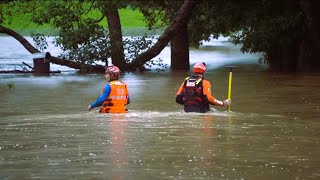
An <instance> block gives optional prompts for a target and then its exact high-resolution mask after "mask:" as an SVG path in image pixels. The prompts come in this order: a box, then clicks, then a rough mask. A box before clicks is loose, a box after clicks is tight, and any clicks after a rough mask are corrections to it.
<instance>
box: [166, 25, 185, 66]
mask: <svg viewBox="0 0 320 180" xmlns="http://www.w3.org/2000/svg"><path fill="white" fill-rule="evenodd" d="M170 68H171V70H189V69H190V61H189V40H188V25H187V23H185V24H184V25H183V26H182V27H181V29H180V31H179V32H178V33H177V34H176V35H175V36H174V37H173V38H172V40H171V67H170Z"/></svg>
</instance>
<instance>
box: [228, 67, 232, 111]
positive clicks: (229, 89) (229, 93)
mask: <svg viewBox="0 0 320 180" xmlns="http://www.w3.org/2000/svg"><path fill="white" fill-rule="evenodd" d="M231 83H232V70H231V71H230V72H229V88H228V99H231ZM230 109H231V105H230V106H228V112H230Z"/></svg>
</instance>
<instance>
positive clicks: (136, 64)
mask: <svg viewBox="0 0 320 180" xmlns="http://www.w3.org/2000/svg"><path fill="white" fill-rule="evenodd" d="M195 5H196V2H195V1H194V0H185V1H184V2H183V4H182V6H181V8H180V9H179V11H178V13H177V16H176V17H175V18H174V19H173V20H172V22H171V24H170V26H169V27H168V28H167V29H166V30H165V32H164V33H163V34H162V35H161V36H160V37H159V39H158V41H157V42H156V43H155V44H154V45H153V46H152V47H151V48H150V49H148V50H147V51H145V52H144V53H142V54H140V55H138V57H136V58H135V59H134V60H133V61H132V62H131V64H130V65H129V66H130V67H129V68H130V69H132V70H136V69H138V68H141V67H142V66H143V65H144V64H145V63H146V62H148V61H149V60H151V59H152V58H154V57H156V56H157V55H158V54H160V52H161V51H162V50H163V49H164V48H165V47H166V46H167V44H168V43H169V42H170V40H171V39H172V38H173V37H174V36H175V35H176V34H177V32H178V31H179V30H180V29H181V28H182V27H183V25H185V24H187V22H188V20H189V18H190V16H191V12H192V10H193V9H194V7H195Z"/></svg>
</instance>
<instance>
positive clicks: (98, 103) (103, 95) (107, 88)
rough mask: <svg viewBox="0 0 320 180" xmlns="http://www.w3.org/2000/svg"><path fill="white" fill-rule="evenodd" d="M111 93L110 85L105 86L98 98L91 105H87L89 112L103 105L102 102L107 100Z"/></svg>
mask: <svg viewBox="0 0 320 180" xmlns="http://www.w3.org/2000/svg"><path fill="white" fill-rule="evenodd" d="M110 92H111V86H110V84H107V85H106V86H105V87H104V88H103V92H102V93H101V95H100V96H99V97H98V99H97V100H96V101H95V102H93V103H92V104H90V105H89V107H90V108H89V110H90V109H93V108H95V107H98V106H101V105H102V104H103V102H104V101H105V100H106V99H107V97H108V96H109V94H110Z"/></svg>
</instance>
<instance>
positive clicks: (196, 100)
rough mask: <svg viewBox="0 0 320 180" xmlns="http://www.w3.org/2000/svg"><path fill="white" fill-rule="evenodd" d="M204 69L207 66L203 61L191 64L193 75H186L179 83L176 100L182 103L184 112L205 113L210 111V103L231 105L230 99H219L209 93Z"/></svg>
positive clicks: (205, 69)
mask: <svg viewBox="0 0 320 180" xmlns="http://www.w3.org/2000/svg"><path fill="white" fill-rule="evenodd" d="M206 71H207V67H206V64H205V63H204V62H199V63H196V64H195V65H194V66H193V76H192V77H187V78H186V79H185V80H184V82H183V83H182V84H181V86H180V88H179V90H178V92H177V96H176V102H177V103H178V104H182V105H184V111H185V112H201V113H205V112H208V111H210V104H211V105H218V106H230V105H231V100H229V99H226V100H224V101H219V100H218V99H216V98H214V96H213V95H212V94H211V84H210V82H209V81H207V80H205V79H204V73H205V72H206Z"/></svg>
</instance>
